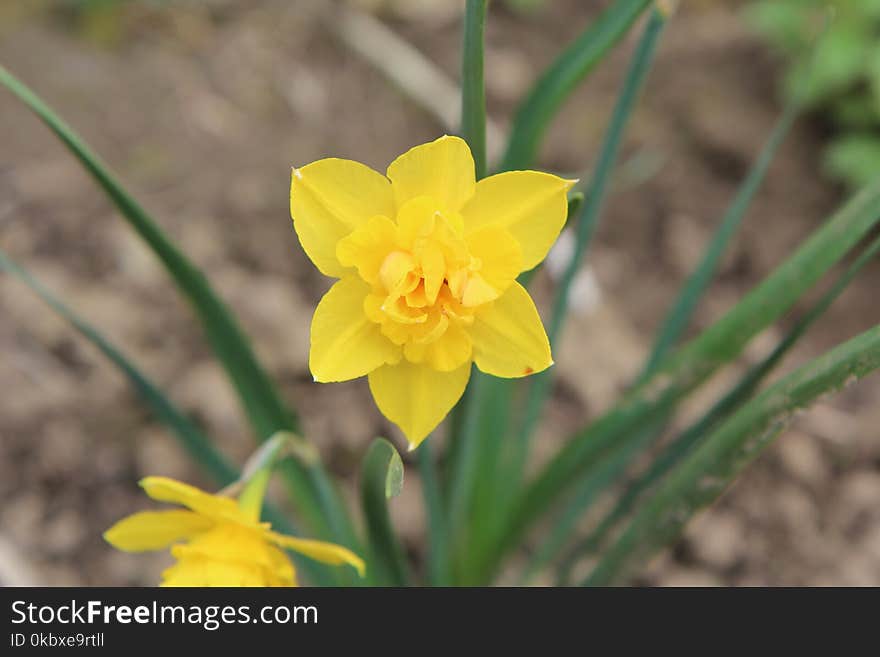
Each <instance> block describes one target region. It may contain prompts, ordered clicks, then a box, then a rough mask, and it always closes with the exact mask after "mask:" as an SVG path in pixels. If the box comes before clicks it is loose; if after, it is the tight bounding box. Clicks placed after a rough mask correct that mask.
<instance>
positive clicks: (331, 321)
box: [309, 276, 401, 383]
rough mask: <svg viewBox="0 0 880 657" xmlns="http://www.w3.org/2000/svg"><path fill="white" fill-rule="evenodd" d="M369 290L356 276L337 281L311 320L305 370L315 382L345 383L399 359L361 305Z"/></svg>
mask: <svg viewBox="0 0 880 657" xmlns="http://www.w3.org/2000/svg"><path fill="white" fill-rule="evenodd" d="M369 294H370V286H369V285H367V284H366V283H364V281H362V280H361V279H360V278H358V277H357V276H348V277H346V278H343V279H342V280H341V281H337V282H336V283H335V284H334V285H333V287H331V288H330V290H329V291H328V292H327V294H325V295H324V298H323V299H321V302H320V303H319V304H318V307H317V308H316V309H315V315H314V317H312V330H311V336H312V345H311V350H310V352H309V369H310V370H311V372H312V376H313V377H315V380H316V381H320V382H322V383H326V382H330V381H348V380H349V379H356V378H358V377H359V376H363V375H364V374H367V373H369V372H371V371H373V370H374V369H376V368H377V367H380V366H382V365H384V364H385V363H395V362H397V361H398V360H400V358H401V350H400V347H399V346H397V345H395V344H394V343H393V342H391V341H390V340H389V339H388V338H386V337H385V336H384V335H382V330H381V326H380V325H379V324H376V323H375V322H372V321H370V319H369V318H368V317H367V314H366V313H365V312H364V301H365V300H366V298H367V295H369Z"/></svg>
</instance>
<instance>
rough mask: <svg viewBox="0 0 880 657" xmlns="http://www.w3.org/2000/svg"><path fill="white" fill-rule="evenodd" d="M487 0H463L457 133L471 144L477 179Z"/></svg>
mask: <svg viewBox="0 0 880 657" xmlns="http://www.w3.org/2000/svg"><path fill="white" fill-rule="evenodd" d="M487 5H488V1H487V0H467V4H466V5H465V10H464V46H463V48H462V63H461V136H462V137H463V138H464V140H465V141H466V142H467V143H468V146H470V148H471V154H472V155H473V156H474V168H475V170H476V174H477V180H479V179H480V178H483V177H485V175H486V86H485V83H484V80H483V68H484V56H483V50H484V41H485V37H484V35H485V31H486V9H487Z"/></svg>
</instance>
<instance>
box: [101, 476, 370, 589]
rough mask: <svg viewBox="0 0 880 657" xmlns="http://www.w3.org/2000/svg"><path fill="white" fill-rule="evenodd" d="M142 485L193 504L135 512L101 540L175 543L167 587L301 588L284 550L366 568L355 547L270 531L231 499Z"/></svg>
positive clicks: (171, 485)
mask: <svg viewBox="0 0 880 657" xmlns="http://www.w3.org/2000/svg"><path fill="white" fill-rule="evenodd" d="M140 484H141V486H142V487H143V489H144V490H145V491H146V493H147V495H149V496H150V497H151V498H153V499H154V500H159V501H160V502H171V503H174V504H180V505H182V506H185V507H186V508H187V509H188V510H184V509H175V510H167V511H143V512H141V513H135V514H134V515H131V516H129V517H127V518H123V519H122V520H120V521H119V522H117V523H116V524H115V525H113V526H112V527H111V528H110V529H108V530H107V531H106V532H105V533H104V539H105V540H106V541H107V542H108V543H110V544H111V545H113V546H114V547H116V548H118V549H120V550H124V551H126V552H143V551H147V550H164V549H166V548H168V547H169V546H170V547H171V554H172V556H174V558H175V559H177V563H175V564H174V565H173V566H171V567H170V568H168V569H167V570H165V572H163V573H162V584H161V585H162V586H296V572H295V570H294V568H293V564H292V563H291V562H290V559H288V557H287V555H286V554H285V553H284V552H283V551H282V550H281V549H280V548H287V549H290V550H294V551H296V552H299V553H301V554H304V555H305V556H307V557H310V558H312V559H316V560H318V561H322V562H324V563H328V564H333V565H341V564H349V565H351V566H354V568H355V569H357V571H358V573H359V574H360V575H361V576H363V574H364V562H363V561H362V560H361V559H360V558H359V557H358V556H357V555H355V554H354V553H352V552H351V551H349V550H347V549H345V548H343V547H340V546H338V545H334V544H332V543H324V542H322V541H312V540H307V539H302V538H295V537H293V536H285V535H283V534H278V533H276V532H273V531H272V530H271V529H270V525H269V523H267V522H259V520H258V519H257V518H255V517H254V514H253V513H251V512H248V511H246V510H244V509H242V508H241V507H240V506H239V504H238V503H237V502H236V500H234V499H232V498H229V497H222V496H220V495H211V494H210V493H206V492H204V491H202V490H199V489H198V488H195V487H193V486H189V485H187V484H184V483H181V482H179V481H175V480H173V479H168V478H166V477H146V478H145V479H143V480H141V482H140Z"/></svg>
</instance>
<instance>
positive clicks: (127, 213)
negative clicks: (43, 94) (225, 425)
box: [0, 66, 357, 549]
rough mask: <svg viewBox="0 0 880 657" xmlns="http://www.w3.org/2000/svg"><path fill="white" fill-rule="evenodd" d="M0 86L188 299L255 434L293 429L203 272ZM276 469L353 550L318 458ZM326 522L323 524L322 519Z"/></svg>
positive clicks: (51, 121) (1, 81)
mask: <svg viewBox="0 0 880 657" xmlns="http://www.w3.org/2000/svg"><path fill="white" fill-rule="evenodd" d="M0 85H2V86H4V87H6V88H7V89H9V90H10V91H11V92H12V93H13V94H14V95H15V96H16V97H18V99H19V100H21V101H22V102H23V103H24V104H25V105H26V106H27V107H28V108H29V109H31V110H32V111H33V112H34V113H35V114H36V115H37V116H38V117H39V118H40V119H41V120H42V121H43V123H45V124H46V126H47V127H48V128H49V129H50V130H52V132H54V133H55V135H56V136H57V137H58V138H59V139H60V140H61V141H62V143H64V145H65V146H67V148H68V149H69V150H70V152H71V153H72V154H73V155H74V156H75V157H76V158H77V159H78V160H79V162H80V164H82V166H83V167H84V168H85V169H86V171H88V172H89V174H90V175H91V176H92V177H93V178H94V180H95V182H97V183H98V185H99V186H100V187H101V189H103V190H104V192H105V193H106V194H107V196H108V197H109V198H110V200H111V201H112V202H113V203H114V205H116V207H117V209H118V210H119V212H120V213H121V214H122V216H123V217H124V218H125V219H126V220H127V221H128V223H129V224H130V225H131V227H132V228H133V229H134V230H135V231H136V232H137V233H138V235H140V237H141V238H142V239H143V240H144V242H146V244H147V245H148V246H149V247H150V248H151V249H152V251H153V252H154V253H155V254H156V256H157V257H158V258H159V260H160V261H161V262H162V264H163V265H164V266H165V268H166V270H167V271H168V273H169V274H170V275H171V277H172V279H173V280H174V282H175V284H176V285H177V286H178V288H179V289H180V291H181V292H182V293H183V295H184V297H185V298H186V299H187V300H188V301H189V302H190V303H191V304H192V307H193V309H194V310H195V312H196V315H197V316H198V318H199V319H200V320H201V324H202V328H203V329H204V331H205V335H206V336H207V338H208V341H209V343H210V344H211V347H212V348H213V350H214V353H215V354H216V355H217V358H218V359H219V361H220V363H221V364H222V365H223V367H224V369H225V370H226V373H227V375H228V376H229V379H230V381H231V382H232V384H233V387H234V388H235V390H236V392H237V393H238V397H239V400H240V402H241V404H242V408H243V409H244V411H245V414H246V415H247V417H248V419H249V421H250V423H251V425H252V427H253V428H254V432H255V433H256V436H257V438H258V440H260V441H264V440H267V439H268V438H270V437H271V436H272V435H274V434H275V433H276V432H277V431H281V430H288V431H296V430H297V426H298V421H297V418H296V416H295V415H294V414H293V413H291V412H290V410H289V409H288V408H287V407H286V405H285V404H284V403H283V402H282V400H281V397H280V396H279V394H278V391H277V389H276V388H275V386H274V385H273V384H272V382H271V380H270V379H269V376H268V375H267V374H266V372H265V370H263V368H262V367H261V366H260V364H259V362H258V361H257V359H256V356H255V355H254V353H253V350H252V349H251V347H250V343H249V341H248V339H247V337H246V336H245V335H244V333H243V332H242V330H241V328H240V327H239V325H238V323H237V321H236V320H235V317H234V316H233V315H232V313H231V312H230V310H229V309H228V308H227V307H226V305H225V304H224V303H223V301H221V300H220V298H219V297H218V296H217V294H216V293H215V292H214V290H213V289H212V288H211V286H210V284H209V283H208V281H207V279H206V278H205V276H204V274H202V272H201V271H199V269H198V268H197V267H196V266H195V265H194V264H193V263H192V262H190V261H189V259H187V257H186V256H185V255H184V253H183V252H182V251H180V249H178V248H177V246H175V244H174V243H173V242H171V241H170V240H169V239H168V237H166V236H165V234H164V233H163V232H162V230H161V229H160V228H159V226H158V224H156V222H155V221H154V220H153V219H152V218H151V217H150V216H149V214H148V213H147V212H146V210H144V208H143V207H141V205H140V204H139V203H138V202H137V201H135V199H134V198H133V197H132V196H131V195H130V194H129V193H128V192H127V191H126V190H125V188H124V187H123V186H122V184H121V183H120V182H119V181H118V180H117V179H116V177H115V176H113V174H111V173H110V171H109V169H108V168H107V167H106V165H104V163H103V162H102V161H101V159H100V158H99V157H98V156H97V155H96V154H95V153H93V152H92V151H91V149H89V147H88V146H87V145H86V144H85V142H83V140H82V139H80V137H79V136H78V135H77V134H76V133H75V132H74V130H73V129H72V128H71V127H70V126H68V125H67V124H66V123H65V122H64V121H63V120H62V119H61V118H60V117H59V116H58V115H57V114H55V112H53V111H52V110H51V109H50V108H49V106H48V105H46V103H44V102H43V101H42V99H40V98H39V97H38V96H37V95H36V94H34V93H33V92H32V91H31V90H30V89H29V88H28V87H27V86H26V85H24V84H23V83H22V82H21V81H19V80H18V79H17V78H15V77H14V76H13V75H12V74H11V73H10V72H9V71H7V70H6V69H5V68H3V67H2V66H0ZM281 472H282V474H283V475H284V477H285V481H286V483H287V485H288V488H289V490H290V491H291V494H292V496H294V498H295V503H296V505H297V508H298V509H299V510H300V511H301V512H302V513H303V514H304V515H305V516H306V518H307V521H308V523H309V525H310V526H311V527H313V528H314V529H315V530H316V531H319V532H323V533H326V532H327V531H328V529H327V528H328V527H332V528H334V529H333V531H332V536H333V537H334V538H335V539H336V540H337V541H338V542H341V543H344V544H345V545H346V546H348V547H350V548H352V549H356V548H357V543H355V542H352V541H353V537H354V536H355V534H354V528H353V526H352V525H351V519H350V518H349V517H348V514H347V511H346V509H345V506H344V505H343V504H342V503H341V500H340V498H339V496H338V493H336V492H335V491H333V490H332V483H331V482H330V481H329V479H328V477H327V473H326V471H325V470H324V468H323V466H322V465H321V464H320V462H318V461H316V462H314V463H312V464H310V465H309V466H307V467H306V468H305V469H303V468H299V467H294V466H291V465H290V464H283V466H282V467H281ZM328 522H329V524H328Z"/></svg>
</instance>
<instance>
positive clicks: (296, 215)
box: [290, 158, 395, 278]
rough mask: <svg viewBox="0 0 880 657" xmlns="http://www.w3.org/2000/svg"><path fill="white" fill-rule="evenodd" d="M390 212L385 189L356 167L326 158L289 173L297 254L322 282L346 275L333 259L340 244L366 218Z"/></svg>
mask: <svg viewBox="0 0 880 657" xmlns="http://www.w3.org/2000/svg"><path fill="white" fill-rule="evenodd" d="M394 210H395V208H394V200H393V196H392V193H391V183H390V182H389V181H388V179H387V178H385V176H383V175H382V174H380V173H377V172H376V171H373V170H372V169H370V168H369V167H368V166H366V165H363V164H360V163H359V162H353V161H351V160H341V159H337V158H327V159H324V160H318V161H317V162H312V163H311V164H307V165H306V166H304V167H302V168H300V169H294V170H293V174H292V176H291V179H290V216H291V217H292V218H293V226H294V228H295V229H296V234H297V235H298V236H299V241H300V244H302V247H303V250H304V251H305V252H306V254H307V255H308V256H309V258H310V259H311V261H312V262H313V263H315V266H316V267H317V268H318V269H319V270H320V271H321V273H323V274H326V275H327V276H333V277H335V278H341V277H342V276H344V275H345V274H346V273H347V272H348V271H350V270H349V269H348V268H347V267H345V266H343V265H342V264H341V263H340V262H339V261H338V260H337V258H336V245H337V244H338V243H339V241H340V240H341V239H343V238H344V237H346V236H347V235H348V234H349V233H351V232H352V231H353V230H354V229H355V228H357V227H358V226H360V225H361V224H363V223H364V222H366V221H367V220H368V219H370V218H371V217H374V216H376V215H382V216H385V217H393V216H394Z"/></svg>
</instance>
